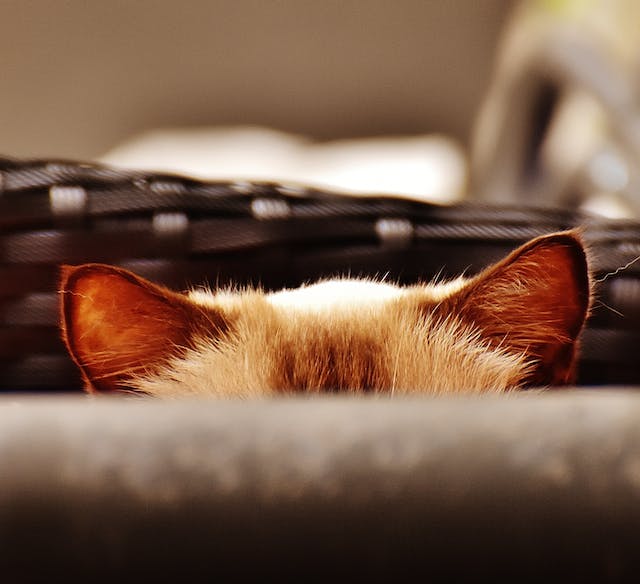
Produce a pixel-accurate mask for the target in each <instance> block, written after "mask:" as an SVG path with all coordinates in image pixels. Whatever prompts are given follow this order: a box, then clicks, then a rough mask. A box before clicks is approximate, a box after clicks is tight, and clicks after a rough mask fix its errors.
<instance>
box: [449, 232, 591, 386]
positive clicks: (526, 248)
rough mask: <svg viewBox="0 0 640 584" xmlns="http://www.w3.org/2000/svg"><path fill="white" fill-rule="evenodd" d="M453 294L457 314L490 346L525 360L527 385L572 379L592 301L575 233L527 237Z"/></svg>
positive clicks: (585, 262) (551, 383) (582, 246)
mask: <svg viewBox="0 0 640 584" xmlns="http://www.w3.org/2000/svg"><path fill="white" fill-rule="evenodd" d="M456 297H457V298H456V299H455V303H456V305H457V312H458V314H460V315H461V316H462V318H463V319H468V320H471V321H473V323H474V324H475V325H477V326H478V327H479V328H480V329H481V331H482V333H483V336H484V337H485V338H487V339H489V341H490V342H491V344H492V345H493V346H496V347H502V348H504V349H507V350H509V351H512V352H515V353H519V354H524V355H526V356H527V357H528V358H529V360H530V361H531V362H532V363H533V369H532V371H531V374H530V376H529V378H528V379H527V382H526V383H527V384H528V385H564V384H568V383H572V382H573V381H574V376H575V363H574V361H575V353H576V346H577V341H578V336H579V334H580V332H581V330H582V328H583V326H584V323H585V321H586V318H587V316H588V312H589V308H590V302H591V281H590V277H589V269H588V265H587V257H586V253H585V248H584V245H583V243H582V239H581V237H580V233H579V232H578V231H576V230H573V231H565V232H560V233H555V234H552V235H548V236H543V237H539V238H537V239H534V240H532V241H530V242H529V243H527V244H525V245H523V246H522V247H520V248H519V249H517V250H515V251H514V252H513V253H511V254H510V255H509V256H508V257H507V258H506V259H504V260H503V261H501V262H499V263H498V264H495V265H494V266H491V267H490V268H488V269H487V270H485V271H484V272H482V273H480V274H479V275H478V276H476V277H475V278H474V279H472V280H471V281H470V282H469V284H468V285H467V286H465V288H463V290H461V291H460V292H459V293H458V294H457V295H456Z"/></svg>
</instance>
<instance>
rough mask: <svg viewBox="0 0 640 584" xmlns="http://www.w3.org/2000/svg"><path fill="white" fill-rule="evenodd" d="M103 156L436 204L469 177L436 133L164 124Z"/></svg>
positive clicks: (206, 174) (456, 151)
mask: <svg viewBox="0 0 640 584" xmlns="http://www.w3.org/2000/svg"><path fill="white" fill-rule="evenodd" d="M100 161H101V162H103V163H106V164H111V165H116V166H121V167H125V168H136V169H142V170H153V171H163V172H176V173H181V174H187V175H189V176H192V177H194V178H199V179H215V180H233V181H237V180H273V181H278V182H294V183H302V184H306V185H313V186H319V187H329V188H334V189H338V190H341V191H346V192H349V193H351V194H367V195H370V194H371V195H372V194H379V195H393V196H403V197H409V198H412V199H417V200H422V201H429V202H434V203H452V202H456V201H459V200H460V199H462V198H463V196H464V194H465V189H466V178H467V162H466V157H465V153H464V150H463V149H462V148H461V146H460V145H459V144H457V143H456V142H455V141H454V140H452V139H450V138H447V137H444V136H438V135H427V136H418V137H409V136H408V137H388V138H371V139H357V140H340V141H334V142H324V143H316V142H312V141H311V140H308V139H305V138H302V137H300V136H295V135H292V134H286V133H284V132H278V131H276V130H271V129H268V128H261V127H229V128H196V129H181V128H176V129H158V130H153V131H150V132H148V133H145V134H142V135H140V136H137V137H134V138H132V139H131V140H128V141H126V142H125V143H123V144H121V145H119V146H117V147H116V148H114V149H113V150H111V151H110V152H108V153H107V154H105V155H104V156H103V157H101V159H100Z"/></svg>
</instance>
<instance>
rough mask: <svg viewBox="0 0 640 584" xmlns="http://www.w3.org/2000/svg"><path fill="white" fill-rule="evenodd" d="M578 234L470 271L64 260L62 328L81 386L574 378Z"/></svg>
mask: <svg viewBox="0 0 640 584" xmlns="http://www.w3.org/2000/svg"><path fill="white" fill-rule="evenodd" d="M590 288H591V284H590V279H589V273H588V267H587V259H586V254H585V250H584V246H583V244H582V242H581V239H580V236H579V234H578V233H577V232H575V231H569V232H562V233H556V234H552V235H548V236H544V237H540V238H537V239H534V240H532V241H530V242H529V243H527V244H525V245H524V246H522V247H520V248H519V249H517V250H516V251H514V252H513V253H511V254H510V255H509V256H508V257H507V258H505V259H504V260H502V261H501V262H499V263H497V264H495V265H493V266H490V267H489V268H487V269H486V270H484V271H483V272H481V273H480V274H478V275H477V276H475V277H473V278H469V279H464V278H458V279H457V280H453V281H452V282H449V283H445V284H419V285H414V286H406V287H400V286H394V285H391V284H387V283H382V282H373V281H368V280H352V279H341V280H328V281H324V282H320V283H318V284H314V285H311V286H303V287H301V288H298V289H295V290H283V291H280V292H276V293H263V292H261V291H257V290H244V291H233V290H222V291H207V290H195V291H191V292H189V293H187V294H179V293H176V292H173V291H170V290H168V289H167V288H164V287H162V286H158V285H156V284H153V283H151V282H149V281H147V280H144V279H143V278H140V277H139V276H136V275H134V274H133V273H131V272H129V271H126V270H123V269H121V268H117V267H113V266H106V265H102V264H85V265H81V266H65V267H63V269H62V281H61V287H60V300H61V302H60V305H61V322H62V333H63V338H64V341H65V343H66V346H67V348H68V350H69V353H70V355H71V357H72V358H73V360H74V361H75V363H76V364H77V365H78V367H79V368H80V371H81V372H82V376H83V378H84V381H85V387H86V389H87V391H91V392H110V391H139V392H141V393H147V394H153V395H189V394H197V395H203V394H204V395H214V396H242V397H246V396H252V395H274V394H280V393H292V392H321V391H346V392H355V391H371V392H389V393H394V394H403V393H404V394H406V393H451V392H472V393H475V392H486V391H507V390H510V389H513V388H519V387H526V386H549V385H551V386H553V385H564V384H568V383H571V382H572V380H573V379H574V372H575V360H576V350H577V343H578V337H579V334H580V332H581V330H582V328H583V325H584V322H585V319H586V317H587V314H588V311H589V306H590V297H591V294H590Z"/></svg>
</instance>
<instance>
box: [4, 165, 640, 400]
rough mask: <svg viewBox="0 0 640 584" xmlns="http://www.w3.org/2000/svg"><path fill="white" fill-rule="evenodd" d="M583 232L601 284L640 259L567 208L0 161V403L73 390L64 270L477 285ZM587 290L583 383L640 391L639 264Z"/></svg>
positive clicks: (639, 234) (183, 283)
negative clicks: (478, 276)
mask: <svg viewBox="0 0 640 584" xmlns="http://www.w3.org/2000/svg"><path fill="white" fill-rule="evenodd" d="M578 225H581V226H584V229H585V237H586V239H587V241H588V242H589V244H590V246H591V248H592V251H593V258H594V260H593V269H594V271H595V276H596V278H597V279H603V278H604V276H605V275H606V274H609V273H611V272H615V271H616V270H617V269H618V268H620V267H621V266H625V265H626V264H628V263H629V262H631V261H632V260H633V259H634V258H636V257H637V256H639V255H640V223H636V222H619V221H610V220H596V219H593V218H588V217H586V216H583V215H579V214H576V213H572V212H570V211H567V210H559V209H541V208H534V207H530V208H524V207H506V206H500V207H491V206H486V205H485V206H477V205H471V204H465V205H457V206H452V207H441V206H435V205H430V204H426V203H419V202H416V201H409V200H404V199H399V198H390V197H376V196H373V195H372V196H371V197H361V196H358V197H354V196H349V195H348V194H340V193H332V192H327V191H323V190H318V189H316V188H307V187H305V186H300V185H287V184H275V183H264V182H245V181H242V182H235V183H234V182H201V181H197V180H193V179H190V178H186V177H181V176H174V175H166V174H154V173H150V172H135V171H124V170H117V169H113V168H108V167H103V166H97V165H93V164H83V163H76V162H70V161H43V160H26V161H25V160H11V159H0V391H12V390H19V391H25V390H28V391H68V390H77V389H78V388H79V387H80V380H79V377H78V374H77V372H76V370H75V368H74V366H73V365H72V363H71V362H70V360H69V359H68V357H67V356H66V354H65V351H64V347H63V345H62V343H61V341H60V337H59V332H58V312H57V297H56V288H57V282H58V269H59V265H60V264H63V263H71V264H77V263H82V262H106V263H112V264H116V265H119V266H123V267H125V268H128V269H131V270H134V271H135V272H137V273H138V274H140V275H142V276H144V277H146V278H149V279H151V280H154V281H156V282H159V283H163V284H166V285H168V286H170V287H172V288H175V289H186V288H188V287H190V286H195V285H199V284H203V283H206V284H209V285H211V286H216V285H226V284H229V283H235V284H240V285H244V284H255V285H261V286H263V287H264V288H266V289H276V288H280V287H283V286H296V285H298V284H300V283H302V282H305V281H308V280H312V279H314V278H317V277H320V276H329V275H336V274H351V275H371V276H377V277H385V278H388V279H390V280H395V281H398V282H401V283H410V282H415V281H418V280H423V281H424V280H430V279H431V278H432V277H434V276H435V275H436V274H439V275H440V276H442V277H447V276H455V275H458V274H459V273H461V272H463V271H464V272H466V273H467V274H472V273H475V272H477V271H479V270H480V269H482V268H483V267H485V266H486V265H488V264H489V263H491V262H493V261H496V260H497V259H499V258H501V257H502V256H504V255H505V254H506V253H507V252H509V251H510V250H511V249H513V248H514V247H516V246H517V245H518V244H520V243H522V242H524V241H526V240H527V239H529V238H531V237H534V236H536V235H541V234H544V233H548V232H551V231H554V230H559V229H566V228H569V227H574V226H578ZM597 292H598V299H597V301H596V306H595V310H594V314H593V317H592V318H591V320H590V323H589V327H588V329H587V331H586V332H585V334H584V339H583V350H582V355H583V357H582V361H581V366H580V379H579V382H580V383H581V384H603V383H607V384H617V383H624V384H640V360H639V359H638V358H637V356H636V352H637V350H636V347H638V346H640V262H638V264H632V265H630V266H629V267H628V268H627V269H625V270H621V271H619V272H618V273H617V274H615V275H610V276H608V277H607V278H606V279H605V280H604V281H603V282H601V283H600V284H599V285H598V287H597Z"/></svg>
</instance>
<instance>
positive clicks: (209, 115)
mask: <svg viewBox="0 0 640 584" xmlns="http://www.w3.org/2000/svg"><path fill="white" fill-rule="evenodd" d="M512 5H513V2H511V1H509V0H486V1H483V2H473V1H467V0H462V1H460V2H434V1H429V0H399V1H398V2H388V1H385V0H367V1H366V2H362V1H361V0H328V1H326V2H325V1H323V2H314V1H312V0H188V1H185V2H174V1H171V0H136V1H135V2H130V1H128V0H111V1H109V2H98V1H87V0H55V1H51V2H49V1H42V0H2V2H0V18H1V21H2V31H3V32H2V35H0V70H1V71H2V97H1V102H0V103H1V104H2V107H1V108H0V151H2V152H4V153H8V154H13V155H15V156H61V157H71V158H84V159H86V158H93V157H97V156H101V155H103V154H104V153H105V152H106V151H108V150H109V149H111V148H112V147H114V146H115V145H116V144H118V143H120V142H122V141H123V140H125V139H126V138H129V137H131V136H132V135H135V134H138V133H140V132H142V131H145V130H149V129H153V128H157V127H170V126H192V127H193V126H203V125H205V126H219V125H224V126H226V125H236V124H240V125H246V124H257V125H261V126H269V127H273V128H277V129H280V130H284V131H287V132H293V133H297V134H304V135H308V136H311V137H313V138H317V139H322V140H328V139H335V138H345V137H353V136H372V135H384V134H421V133H425V132H442V133H446V134H448V135H451V136H453V137H455V138H456V139H459V140H462V141H466V140H468V138H469V132H470V128H471V124H472V120H473V117H474V115H475V113H476V111H477V108H478V104H479V102H480V100H481V98H482V96H483V95H484V93H485V91H486V89H487V86H488V82H489V77H490V72H491V67H492V61H493V55H494V52H495V49H496V46H497V40H498V35H499V32H500V30H501V29H502V27H503V25H504V23H505V19H506V17H507V14H508V11H509V9H510V8H511V7H512Z"/></svg>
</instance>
